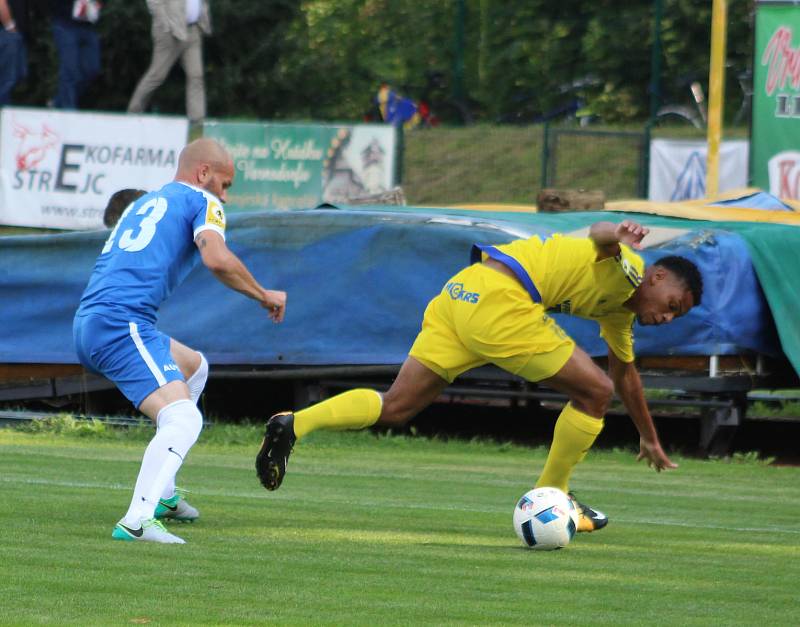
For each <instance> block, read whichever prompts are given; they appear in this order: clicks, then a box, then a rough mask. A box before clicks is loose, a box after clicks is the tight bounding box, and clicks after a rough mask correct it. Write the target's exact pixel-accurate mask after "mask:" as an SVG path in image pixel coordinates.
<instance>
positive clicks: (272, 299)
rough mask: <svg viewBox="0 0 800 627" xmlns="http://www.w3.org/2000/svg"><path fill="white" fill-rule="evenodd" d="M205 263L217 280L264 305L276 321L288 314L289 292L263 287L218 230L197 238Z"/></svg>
mask: <svg viewBox="0 0 800 627" xmlns="http://www.w3.org/2000/svg"><path fill="white" fill-rule="evenodd" d="M195 244H196V245H197V248H198V249H199V250H200V257H201V258H202V259H203V264H204V265H205V266H206V268H208V269H209V270H210V271H211V272H212V273H213V274H214V276H215V277H217V279H219V280H220V281H221V282H222V283H223V284H225V285H227V286H228V287H229V288H231V289H232V290H236V291H237V292H240V293H242V294H244V295H245V296H249V297H250V298H252V299H253V300H257V301H258V302H259V303H261V306H262V307H263V308H264V309H266V310H267V311H268V312H269V317H270V318H271V319H272V321H273V322H281V321H282V320H283V317H284V315H285V313H286V292H281V291H277V290H267V289H264V288H263V287H261V285H260V284H259V283H258V281H256V279H255V277H254V276H253V275H252V274H251V273H250V271H249V270H248V269H247V267H246V266H245V265H244V264H243V263H242V261H241V260H240V259H239V258H238V257H237V256H236V255H235V254H233V252H232V251H231V250H230V249H229V248H228V247H227V246H226V244H225V240H224V239H223V238H222V236H221V235H220V234H219V233H215V232H214V231H202V232H201V233H200V234H199V235H198V236H197V239H195Z"/></svg>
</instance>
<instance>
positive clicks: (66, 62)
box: [53, 18, 100, 109]
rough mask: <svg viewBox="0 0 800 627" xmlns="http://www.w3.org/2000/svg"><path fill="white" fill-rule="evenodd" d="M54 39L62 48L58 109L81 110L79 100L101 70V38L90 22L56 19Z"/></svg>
mask: <svg viewBox="0 0 800 627" xmlns="http://www.w3.org/2000/svg"><path fill="white" fill-rule="evenodd" d="M53 40H54V42H55V44H56V49H57V50H58V59H59V67H58V90H57V91H56V97H55V98H54V100H53V104H54V105H55V107H56V108H57V109H77V108H78V99H79V98H80V96H81V94H82V93H83V92H84V91H85V90H86V87H87V86H88V85H89V83H91V82H92V80H93V79H94V78H95V77H96V76H97V75H98V74H99V72H100V38H99V37H98V36H97V32H96V31H95V30H94V27H93V26H91V25H89V24H76V23H75V22H72V21H70V20H61V19H58V18H53Z"/></svg>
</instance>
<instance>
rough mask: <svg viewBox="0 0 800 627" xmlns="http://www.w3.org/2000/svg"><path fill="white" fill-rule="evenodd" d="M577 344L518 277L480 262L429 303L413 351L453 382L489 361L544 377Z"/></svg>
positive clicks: (517, 372)
mask: <svg viewBox="0 0 800 627" xmlns="http://www.w3.org/2000/svg"><path fill="white" fill-rule="evenodd" d="M574 349H575V342H574V341H573V340H572V338H570V337H569V336H568V335H567V334H566V333H564V331H563V330H562V329H561V327H559V326H558V325H557V324H556V323H555V321H554V320H553V319H552V318H550V316H548V315H547V314H546V313H545V309H544V307H543V306H542V305H541V303H534V302H533V301H532V300H531V297H530V295H529V294H528V292H526V291H525V289H524V288H523V287H522V286H521V285H520V284H519V283H518V282H517V281H516V280H515V279H512V278H511V277H508V276H506V275H504V274H502V273H500V272H498V271H497V270H494V269H492V268H489V267H488V266H485V265H484V264H481V263H476V264H474V265H471V266H469V267H468V268H465V269H464V270H462V271H461V272H459V273H458V274H456V275H455V276H454V277H453V278H452V279H450V280H449V281H448V282H447V283H446V284H445V286H444V288H443V289H442V291H441V293H440V294H439V295H438V296H436V297H435V298H434V299H433V300H432V301H431V302H430V303H428V307H427V309H426V310H425V317H424V318H423V320H422V330H421V331H420V333H419V335H418V336H417V339H416V340H415V341H414V345H413V346H412V347H411V350H410V351H409V355H410V356H411V357H413V358H414V359H416V360H418V361H420V362H421V363H422V364H424V365H425V366H427V367H428V368H430V369H431V370H433V371H434V372H435V373H436V374H438V375H439V376H440V377H442V378H443V379H445V380H447V381H449V382H452V381H453V380H454V379H455V378H456V377H457V376H458V375H460V374H461V373H463V372H466V371H467V370H470V369H472V368H477V367H478V366H483V365H485V364H487V363H493V364H495V365H497V366H499V367H500V368H502V369H503V370H507V371H508V372H511V373H512V374H515V375H519V376H521V377H523V378H524V379H526V380H528V381H541V380H542V379H547V378H548V377H551V376H553V375H554V374H556V373H557V372H558V371H559V370H561V368H562V367H563V366H564V364H565V363H567V360H568V359H569V358H570V356H571V355H572V352H573V350H574Z"/></svg>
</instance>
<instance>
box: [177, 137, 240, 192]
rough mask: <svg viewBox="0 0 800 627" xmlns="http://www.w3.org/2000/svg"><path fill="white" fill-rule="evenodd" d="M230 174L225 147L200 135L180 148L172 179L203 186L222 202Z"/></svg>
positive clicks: (230, 163) (229, 184)
mask: <svg viewBox="0 0 800 627" xmlns="http://www.w3.org/2000/svg"><path fill="white" fill-rule="evenodd" d="M234 174H235V172H234V170H233V160H232V159H231V156H230V155H229V154H228V151H227V150H225V148H223V147H222V145H221V144H220V143H219V142H217V141H215V140H213V139H209V138H207V137H203V138H201V139H196V140H194V141H193V142H192V143H191V144H189V145H187V146H186V147H185V148H184V149H183V150H181V154H180V156H179V157H178V173H177V174H176V175H175V180H176V181H181V182H183V183H189V184H190V185H195V186H197V187H200V188H202V189H205V190H206V191H209V192H211V193H212V194H214V195H215V196H216V197H217V198H219V199H220V200H221V201H222V202H226V200H227V190H228V188H229V187H230V186H231V185H232V184H233V177H234Z"/></svg>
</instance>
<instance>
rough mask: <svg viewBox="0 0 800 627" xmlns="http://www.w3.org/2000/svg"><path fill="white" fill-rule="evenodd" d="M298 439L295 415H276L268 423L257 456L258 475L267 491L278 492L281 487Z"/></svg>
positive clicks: (287, 413) (284, 413)
mask: <svg viewBox="0 0 800 627" xmlns="http://www.w3.org/2000/svg"><path fill="white" fill-rule="evenodd" d="M296 439H297V438H296V437H295V435H294V414H293V413H291V412H283V413H280V414H275V415H274V416H273V417H272V418H270V419H269V420H268V421H267V427H266V430H265V431H264V440H263V441H262V442H261V450H259V451H258V455H257V456H256V473H257V474H258V478H259V480H260V481H261V484H262V485H263V486H264V487H265V488H266V489H267V490H277V489H278V488H279V487H280V486H281V482H283V477H284V476H285V475H286V465H287V464H288V463H289V455H291V454H292V447H293V446H294V443H295V440H296Z"/></svg>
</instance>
